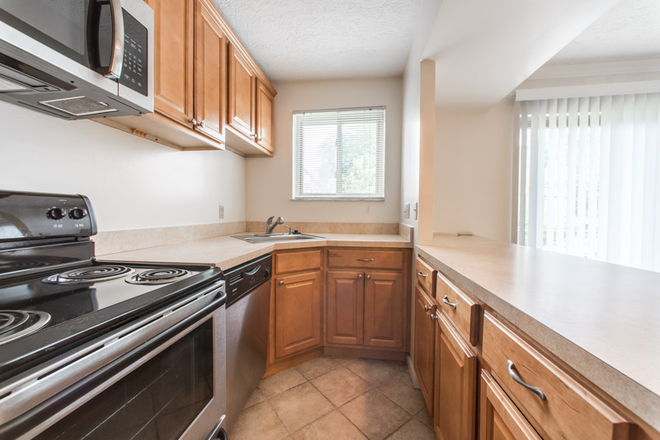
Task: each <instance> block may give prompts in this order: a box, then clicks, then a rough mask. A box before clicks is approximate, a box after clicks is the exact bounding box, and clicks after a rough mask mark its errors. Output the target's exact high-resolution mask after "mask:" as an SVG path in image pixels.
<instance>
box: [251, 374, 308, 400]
mask: <svg viewBox="0 0 660 440" xmlns="http://www.w3.org/2000/svg"><path fill="white" fill-rule="evenodd" d="M304 382H307V379H305V377H304V376H303V375H302V374H300V372H299V371H298V370H296V369H295V368H290V369H288V370H284V371H282V372H280V373H277V374H275V375H273V376H270V377H267V378H265V379H263V380H262V381H261V382H259V387H258V388H259V390H260V391H261V394H262V395H263V397H265V398H266V399H270V398H271V397H273V396H276V395H278V394H280V393H281V392H283V391H286V390H288V389H290V388H293V387H295V386H298V385H300V384H301V383H304Z"/></svg>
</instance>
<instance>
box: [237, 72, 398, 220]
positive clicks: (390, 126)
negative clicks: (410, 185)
mask: <svg viewBox="0 0 660 440" xmlns="http://www.w3.org/2000/svg"><path fill="white" fill-rule="evenodd" d="M275 89H276V90H277V97H276V98H275V155H274V156H273V157H272V158H248V159H247V167H246V169H247V179H246V180H247V205H246V211H247V219H248V221H265V220H266V219H267V218H268V217H270V216H271V215H281V216H282V217H284V218H285V219H286V220H288V221H291V222H355V223H398V222H399V217H400V215H399V201H400V186H401V177H400V175H401V174H400V173H401V168H400V160H401V118H402V116H401V97H402V89H401V78H370V79H350V80H328V81H302V82H286V83H279V84H275ZM379 105H384V106H386V108H387V113H386V114H387V116H386V117H387V120H386V138H385V150H386V152H385V201H384V202H364V201H293V200H291V198H292V188H293V172H292V167H293V162H292V145H293V142H292V131H293V119H292V117H293V116H292V115H293V111H294V110H316V109H329V108H343V107H365V106H379Z"/></svg>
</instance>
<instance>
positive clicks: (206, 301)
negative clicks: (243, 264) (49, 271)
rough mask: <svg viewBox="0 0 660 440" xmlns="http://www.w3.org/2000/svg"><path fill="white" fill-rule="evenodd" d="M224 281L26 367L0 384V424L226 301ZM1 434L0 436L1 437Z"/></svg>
mask: <svg viewBox="0 0 660 440" xmlns="http://www.w3.org/2000/svg"><path fill="white" fill-rule="evenodd" d="M226 298H227V294H226V293H225V282H224V280H219V281H216V282H215V283H213V284H211V285H210V286H208V287H206V288H203V289H201V290H198V291H195V292H194V293H192V294H189V295H187V296H186V297H185V298H183V299H181V300H179V301H177V302H175V303H172V304H170V305H168V306H167V307H165V308H161V309H159V310H158V311H156V312H154V313H151V314H149V315H147V316H145V317H143V318H142V319H138V320H136V321H132V322H130V323H129V324H127V325H125V326H124V327H121V328H119V329H118V330H115V331H114V332H111V333H109V334H106V335H103V336H101V337H100V338H98V339H97V340H95V341H92V342H90V343H88V344H86V345H84V346H82V347H81V348H80V349H78V350H76V351H75V352H73V353H71V354H70V355H68V356H62V357H60V358H56V359H54V360H53V361H51V362H48V363H46V364H44V365H41V366H39V367H36V368H34V369H32V370H28V371H26V372H25V373H22V374H20V375H18V376H17V377H16V378H13V379H11V380H9V381H7V382H6V383H4V384H2V386H0V396H2V397H0V425H3V424H5V423H8V422H10V421H11V420H13V419H14V418H16V417H18V416H20V415H21V414H23V413H24V412H26V411H28V410H29V409H30V408H33V407H35V406H36V405H39V404H40V403H42V402H44V401H45V400H47V399H49V398H51V397H52V396H54V395H55V394H57V393H59V392H61V391H62V390H64V389H65V388H67V387H70V386H72V385H74V384H76V383H78V382H79V381H81V380H82V379H84V378H85V377H87V376H88V375H90V374H92V373H94V372H95V371H97V370H99V369H100V368H102V367H103V366H104V365H106V364H109V363H110V362H112V361H114V360H116V359H117V358H119V357H121V356H123V355H125V354H127V353H129V352H131V351H133V350H136V349H137V348H138V347H140V346H141V345H143V344H145V343H146V342H148V341H150V340H152V339H154V338H156V337H157V336H159V335H161V334H163V333H165V332H166V331H167V330H168V329H170V328H172V327H174V326H175V325H177V324H178V323H179V322H181V321H184V320H186V319H187V318H188V317H190V316H191V315H196V314H197V313H198V312H199V311H200V310H204V309H206V308H207V307H210V306H211V305H215V307H216V308H218V307H220V306H222V304H224V303H225V300H226ZM0 437H1V436H0Z"/></svg>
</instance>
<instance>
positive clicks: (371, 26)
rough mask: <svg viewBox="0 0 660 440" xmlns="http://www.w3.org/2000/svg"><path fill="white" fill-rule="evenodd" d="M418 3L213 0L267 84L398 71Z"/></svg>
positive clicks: (389, 0)
mask: <svg viewBox="0 0 660 440" xmlns="http://www.w3.org/2000/svg"><path fill="white" fill-rule="evenodd" d="M422 1H423V0H357V1H356V0H213V2H214V3H215V5H216V6H217V7H218V9H220V12H221V13H222V15H223V16H224V17H225V19H226V20H227V22H228V23H229V26H230V27H231V28H232V29H233V30H234V32H235V33H236V35H238V38H239V39H240V40H241V42H243V44H244V45H245V47H246V48H247V49H248V51H249V52H250V54H251V55H252V56H253V57H254V59H255V60H256V61H257V63H258V64H259V67H261V69H262V70H263V71H264V73H266V75H267V76H268V78H269V79H270V80H271V81H274V82H276V81H295V80H310V79H327V78H359V77H376V76H394V75H400V74H402V73H403V70H404V68H405V64H406V61H407V58H408V53H409V51H410V46H411V44H412V40H413V36H414V32H415V29H416V25H417V22H418V19H419V13H420V8H421V5H422Z"/></svg>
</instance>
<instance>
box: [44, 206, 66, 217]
mask: <svg viewBox="0 0 660 440" xmlns="http://www.w3.org/2000/svg"><path fill="white" fill-rule="evenodd" d="M65 215H66V209H62V208H57V207H52V208H50V209H49V210H48V212H46V217H48V218H49V219H51V220H62V219H63V218H64V216H65Z"/></svg>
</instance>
